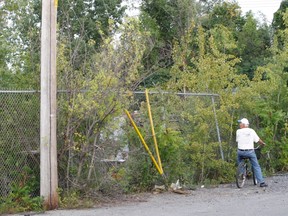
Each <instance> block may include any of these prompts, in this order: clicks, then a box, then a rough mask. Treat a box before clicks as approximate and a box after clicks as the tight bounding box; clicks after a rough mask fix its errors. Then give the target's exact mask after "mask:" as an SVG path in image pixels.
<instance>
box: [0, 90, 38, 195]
mask: <svg viewBox="0 0 288 216" xmlns="http://www.w3.org/2000/svg"><path fill="white" fill-rule="evenodd" d="M39 96H40V94H39V93H37V92H35V91H1V92H0V164H1V166H0V196H1V197H5V196H7V195H8V194H9V192H10V191H11V189H12V188H13V187H16V186H24V185H30V186H31V187H32V188H34V189H35V191H33V195H35V196H36V195H39V187H37V185H39V179H40V177H39V168H40V166H39V163H40V158H39V157H40V152H39V146H40V137H39V133H40V132H39V131H40V124H39V110H40V109H39V108H40V106H39V105H40V103H39V102H40V99H39ZM37 188H38V189H37Z"/></svg>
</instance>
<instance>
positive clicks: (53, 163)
mask: <svg viewBox="0 0 288 216" xmlns="http://www.w3.org/2000/svg"><path fill="white" fill-rule="evenodd" d="M57 4H58V0H44V1H42V26H41V27H42V28H41V106H40V112H41V114H40V195H41V196H42V197H44V207H45V208H46V209H55V208H57V207H58V194H57V188H58V176H57V139H56V93H57V87H56V23H57Z"/></svg>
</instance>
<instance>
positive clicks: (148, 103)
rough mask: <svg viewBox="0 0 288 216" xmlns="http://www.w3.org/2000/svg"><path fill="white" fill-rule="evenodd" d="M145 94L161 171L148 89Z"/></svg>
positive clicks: (159, 160)
mask: <svg viewBox="0 0 288 216" xmlns="http://www.w3.org/2000/svg"><path fill="white" fill-rule="evenodd" d="M145 94H146V101H147V108H148V114H149V119H150V125H151V132H152V137H153V141H154V145H155V150H156V155H157V158H158V163H159V167H160V169H161V171H162V172H163V168H162V163H161V158H160V154H159V150H158V144H157V139H156V135H155V130H154V125H153V119H152V113H151V106H150V102H149V95H148V90H147V89H146V90H145Z"/></svg>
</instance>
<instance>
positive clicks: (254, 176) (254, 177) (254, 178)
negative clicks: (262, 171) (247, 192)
mask: <svg viewBox="0 0 288 216" xmlns="http://www.w3.org/2000/svg"><path fill="white" fill-rule="evenodd" d="M252 174H253V183H254V185H257V183H258V181H257V178H256V175H255V173H254V169H253V168H252Z"/></svg>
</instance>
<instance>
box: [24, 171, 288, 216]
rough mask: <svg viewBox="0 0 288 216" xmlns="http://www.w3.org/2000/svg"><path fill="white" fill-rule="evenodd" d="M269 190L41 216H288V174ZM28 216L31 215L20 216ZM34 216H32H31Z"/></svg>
mask: <svg viewBox="0 0 288 216" xmlns="http://www.w3.org/2000/svg"><path fill="white" fill-rule="evenodd" d="M265 181H266V183H268V185H269V187H268V188H260V187H259V186H254V185H253V183H252V180H250V181H248V183H247V184H246V185H245V186H244V188H242V189H238V188H237V187H236V185H235V183H231V184H225V185H219V186H217V187H214V188H206V187H205V186H204V187H199V188H196V189H195V190H189V191H187V193H186V194H178V193H174V192H164V193H157V194H153V193H146V194H138V195H134V196H131V197H130V198H127V199H126V201H124V202H119V203H113V204H105V205H102V206H98V207H95V208H92V209H81V210H54V211H47V212H44V213H42V214H35V213H34V214H33V215H39V216H95V215H101V216H123V215H125V216H154V215H157V216H178V215H180V216H188V215H189V216H191V215H196V216H198V215H200V216H212V215H220V216H231V215H233V216H240V215H241V216H250V215H253V216H258V215H261V216H272V215H273V216H274V215H275V216H287V215H288V174H282V175H274V176H271V177H268V178H266V179H265ZM18 215H29V214H27V213H26V214H24V213H23V214H18ZM30 215H32V213H31V214H30Z"/></svg>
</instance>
